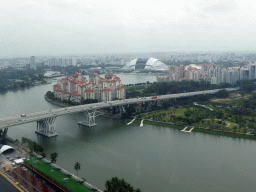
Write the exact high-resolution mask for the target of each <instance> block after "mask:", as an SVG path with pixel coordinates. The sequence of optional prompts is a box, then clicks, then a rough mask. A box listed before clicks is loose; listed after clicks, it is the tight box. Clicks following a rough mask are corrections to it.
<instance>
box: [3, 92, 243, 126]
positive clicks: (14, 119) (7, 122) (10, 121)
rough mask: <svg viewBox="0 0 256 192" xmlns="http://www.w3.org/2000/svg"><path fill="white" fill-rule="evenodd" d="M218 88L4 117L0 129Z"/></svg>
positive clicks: (195, 93) (193, 94)
mask: <svg viewBox="0 0 256 192" xmlns="http://www.w3.org/2000/svg"><path fill="white" fill-rule="evenodd" d="M238 89H239V88H226V90H227V91H234V90H238ZM219 90H220V89H214V90H206V91H196V92H188V93H177V94H169V95H159V96H157V98H155V99H154V98H152V97H141V98H132V99H124V100H115V101H108V102H100V103H92V104H86V105H78V106H73V107H66V108H60V109H54V110H48V111H41V112H35V113H30V114H26V116H24V117H21V115H17V116H11V117H5V118H2V119H0V129H3V128H6V127H10V126H15V125H20V124H24V123H29V122H33V121H40V120H43V119H47V118H50V117H54V116H56V117H57V116H62V115H67V114H70V113H79V112H84V111H92V110H95V109H101V108H106V107H113V106H121V105H129V104H134V103H140V102H148V101H154V100H165V99H175V98H181V97H190V96H195V95H201V94H209V93H210V94H212V93H216V92H217V91H219Z"/></svg>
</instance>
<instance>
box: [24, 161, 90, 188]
mask: <svg viewBox="0 0 256 192" xmlns="http://www.w3.org/2000/svg"><path fill="white" fill-rule="evenodd" d="M36 160H38V159H37V158H36V157H32V158H31V159H30V160H26V159H25V160H24V161H25V162H26V163H28V164H29V165H30V166H32V167H34V168H36V169H37V170H39V171H40V172H41V173H43V174H45V175H47V176H48V177H50V178H51V179H52V180H54V181H55V182H57V183H59V184H60V185H62V186H63V187H65V188H67V189H68V190H70V191H72V192H81V191H84V192H91V190H90V189H88V188H87V187H85V186H84V185H82V184H80V183H78V182H77V181H75V180H74V179H72V178H70V177H68V176H66V175H64V174H63V173H61V172H60V171H58V170H56V169H54V168H53V167H52V166H50V165H48V164H46V163H44V162H43V161H41V160H38V164H35V163H34V162H35V161H36ZM52 170H53V171H52ZM64 178H68V182H66V183H64V182H63V179H64Z"/></svg>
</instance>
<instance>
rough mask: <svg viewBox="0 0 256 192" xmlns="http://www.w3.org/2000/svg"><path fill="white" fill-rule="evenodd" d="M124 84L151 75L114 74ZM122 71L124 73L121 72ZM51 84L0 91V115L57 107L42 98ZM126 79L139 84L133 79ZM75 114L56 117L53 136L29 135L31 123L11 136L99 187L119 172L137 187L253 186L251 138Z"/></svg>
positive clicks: (249, 188)
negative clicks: (88, 120)
mask: <svg viewBox="0 0 256 192" xmlns="http://www.w3.org/2000/svg"><path fill="white" fill-rule="evenodd" d="M118 76H120V77H121V80H122V81H123V83H124V84H129V83H126V82H125V80H124V79H125V78H126V79H127V81H129V79H136V78H137V79H141V78H143V77H144V78H145V79H144V80H143V81H141V82H146V81H148V80H151V79H152V76H147V75H145V76H142V75H139V74H137V75H136V74H135V75H134V76H132V77H131V76H129V74H126V75H121V74H120V75H118ZM122 76H125V78H124V77H122ZM55 83H56V82H53V83H52V84H47V85H40V86H36V87H32V88H30V89H25V90H18V91H15V92H7V93H5V94H1V95H0V107H1V111H0V117H5V116H8V115H17V114H21V113H30V112H36V111H42V110H47V109H54V108H59V107H57V106H54V105H52V104H50V103H48V102H46V101H45V100H44V94H45V93H46V92H47V91H49V90H51V91H52V85H53V84H55ZM130 83H139V82H136V81H135V80H134V82H130ZM82 118H83V116H82V115H81V114H70V115H66V116H62V117H58V118H57V119H56V123H55V125H56V130H57V132H58V134H59V136H58V137H56V138H50V139H48V138H44V137H41V136H37V135H36V134H35V132H34V131H35V130H36V123H35V122H34V123H28V124H24V125H21V126H17V127H10V128H9V131H8V135H9V136H10V137H12V138H14V139H16V138H17V139H19V140H20V139H21V137H23V136H24V137H27V138H29V139H32V140H34V141H36V142H38V143H40V144H41V145H42V146H43V147H44V148H45V152H46V154H47V157H48V158H49V154H50V153H52V152H55V151H56V152H57V153H58V154H59V157H58V159H57V164H58V165H60V166H61V167H63V168H64V169H66V170H68V171H70V172H72V173H76V172H75V170H74V168H73V167H74V164H75V162H77V161H78V162H80V163H81V171H79V176H80V177H82V178H83V177H84V178H86V179H87V180H88V182H90V183H92V184H94V185H96V186H98V187H100V188H101V189H104V183H105V181H106V180H107V179H110V178H111V177H114V176H118V177H123V178H124V179H125V180H126V181H127V182H129V183H131V185H133V186H134V187H135V188H140V189H141V190H142V191H149V192H150V191H167V192H168V191H210V190H211V191H254V183H255V175H254V174H255V170H256V163H255V162H254V161H253V160H254V159H255V158H256V154H255V153H254V146H255V145H256V142H255V141H251V140H243V139H235V138H228V137H220V136H215V135H206V134H201V133H193V132H192V133H184V132H181V131H179V130H177V129H170V128H168V127H161V126H153V125H146V124H144V126H143V127H140V125H139V124H131V125H129V126H127V125H126V123H125V122H124V121H121V120H116V119H111V118H103V117H97V118H96V123H97V124H98V126H96V127H93V128H87V127H79V126H78V125H77V124H76V123H77V122H78V121H80V120H82Z"/></svg>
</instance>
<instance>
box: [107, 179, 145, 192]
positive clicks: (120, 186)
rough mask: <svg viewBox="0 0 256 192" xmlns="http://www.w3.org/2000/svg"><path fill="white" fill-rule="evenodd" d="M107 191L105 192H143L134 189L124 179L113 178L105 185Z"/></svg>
mask: <svg viewBox="0 0 256 192" xmlns="http://www.w3.org/2000/svg"><path fill="white" fill-rule="evenodd" d="M105 187H106V190H104V192H128V191H129V192H141V190H140V189H134V188H133V187H132V186H131V184H130V183H127V182H126V181H125V180H124V179H118V178H117V177H112V178H111V179H110V180H107V181H106V183H105Z"/></svg>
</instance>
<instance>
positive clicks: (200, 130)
mask: <svg viewBox="0 0 256 192" xmlns="http://www.w3.org/2000/svg"><path fill="white" fill-rule="evenodd" d="M129 120H132V119H131V118H129ZM141 120H142V119H136V120H135V121H134V122H135V123H140V121H141ZM143 124H148V125H156V126H162V127H169V128H174V129H179V130H182V129H184V127H186V126H189V127H194V126H191V125H177V124H175V123H170V122H161V121H153V120H150V121H149V120H147V119H144V121H143ZM192 132H198V133H204V134H210V135H219V136H226V137H233V138H241V139H249V140H256V136H255V135H246V134H240V133H233V132H224V131H217V130H214V129H210V128H198V127H194V129H193V131H192Z"/></svg>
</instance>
